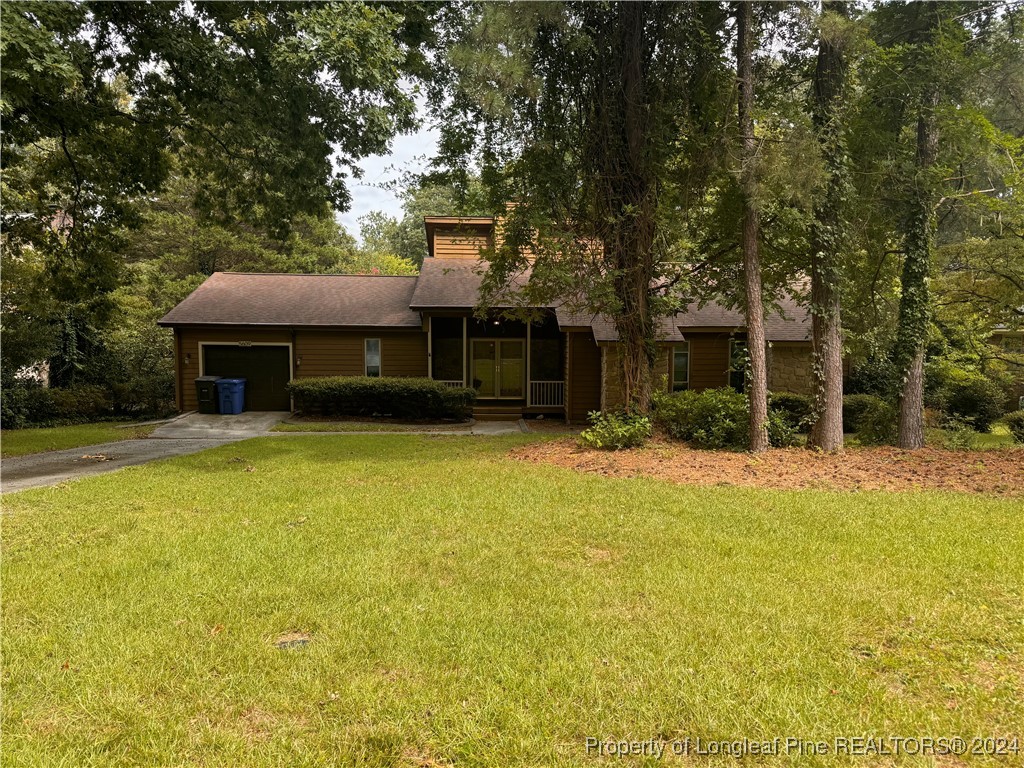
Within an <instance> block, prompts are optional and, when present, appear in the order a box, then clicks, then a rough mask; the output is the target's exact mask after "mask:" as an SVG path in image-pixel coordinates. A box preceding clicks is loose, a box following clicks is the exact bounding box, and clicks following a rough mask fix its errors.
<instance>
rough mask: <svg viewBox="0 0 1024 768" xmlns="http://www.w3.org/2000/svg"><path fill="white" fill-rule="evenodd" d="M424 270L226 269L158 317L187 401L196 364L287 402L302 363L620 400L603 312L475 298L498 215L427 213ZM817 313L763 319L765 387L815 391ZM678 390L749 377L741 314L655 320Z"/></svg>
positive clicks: (664, 364)
mask: <svg viewBox="0 0 1024 768" xmlns="http://www.w3.org/2000/svg"><path fill="white" fill-rule="evenodd" d="M425 225H426V230H427V242H428V254H427V258H426V259H425V260H424V263H423V268H422V270H421V272H420V274H419V275H417V276H415V277H391V276H379V275H378V276H375V275H295V274H240V273H230V272H217V273H215V274H213V275H211V276H210V277H209V278H208V279H207V280H206V282H204V283H203V284H202V285H201V286H199V288H197V289H196V290H195V291H194V292H193V293H192V294H191V295H190V296H188V297H187V298H186V299H185V300H184V301H182V302H181V303H180V304H179V305H178V306H176V307H175V308H174V309H172V310H171V311H170V312H169V313H168V314H167V315H166V316H165V317H163V318H162V319H161V320H160V325H162V326H167V327H170V328H173V329H174V349H175V366H176V368H175V370H176V379H175V381H176V391H177V404H178V408H179V410H182V411H190V410H195V409H196V407H197V402H196V395H195V388H194V386H193V380H194V379H195V378H196V377H197V376H201V375H217V376H232V377H240V378H245V379H246V380H247V385H246V407H247V408H248V409H250V410H281V411H285V410H289V409H290V402H289V398H288V393H287V390H286V388H285V385H286V384H287V383H288V381H289V380H291V379H293V378H298V377H303V376H364V375H366V376H426V377H429V378H433V379H436V380H439V381H443V382H444V383H445V384H448V385H450V386H470V387H474V388H475V389H476V390H477V393H478V402H477V407H476V414H477V416H478V417H487V416H491V417H515V418H519V417H522V416H531V415H540V414H547V415H552V416H558V417H564V418H566V419H567V420H568V421H570V422H582V421H584V420H585V419H586V416H587V413H588V412H590V411H593V410H599V409H602V408H609V407H615V406H616V405H618V404H620V403H621V393H620V392H619V385H618V375H617V371H616V368H617V365H618V346H619V343H618V339H617V337H616V333H615V329H614V325H613V323H612V321H611V320H610V319H609V318H607V317H601V316H585V315H579V314H572V313H569V312H566V311H564V309H563V308H560V307H541V308H537V309H538V314H539V315H540V318H541V319H539V320H538V321H537V322H531V323H525V322H520V321H512V320H507V319H502V318H500V317H498V316H497V315H495V316H494V317H493V318H492V319H487V320H482V319H479V318H477V317H475V316H474V312H473V309H474V307H475V305H476V304H477V297H478V293H479V288H480V282H481V274H480V273H481V264H480V261H479V260H480V252H481V249H485V248H488V247H490V246H491V244H492V243H493V236H494V220H493V219H491V218H486V217H475V218H455V217H428V218H427V219H426V220H425ZM809 334H810V322H809V318H808V315H807V312H806V310H805V309H803V308H801V307H799V306H798V305H797V304H796V302H794V301H792V300H790V301H787V302H786V303H785V304H784V306H783V312H782V313H781V314H774V315H772V316H771V317H769V318H768V320H767V339H768V342H769V387H770V388H771V389H772V390H773V391H790V392H804V393H806V392H809V391H810V387H811V364H810V359H811V358H810V342H809ZM659 338H660V348H661V355H660V358H659V362H658V372H659V373H660V374H662V375H663V377H664V381H665V386H666V387H668V388H669V389H673V390H679V389H687V388H689V389H698V390H700V389H709V388H716V387H726V386H730V385H733V386H739V385H741V383H742V381H741V377H742V369H741V367H740V366H738V365H736V360H737V358H738V357H741V355H740V352H741V350H742V347H743V344H744V343H745V334H744V327H743V316H742V313H740V312H737V311H734V310H729V309H726V308H724V307H722V306H719V305H717V304H708V305H705V306H703V307H699V306H697V305H693V306H691V307H689V308H688V311H686V312H681V313H679V314H678V315H676V316H675V317H668V318H662V319H661V320H660V321H659Z"/></svg>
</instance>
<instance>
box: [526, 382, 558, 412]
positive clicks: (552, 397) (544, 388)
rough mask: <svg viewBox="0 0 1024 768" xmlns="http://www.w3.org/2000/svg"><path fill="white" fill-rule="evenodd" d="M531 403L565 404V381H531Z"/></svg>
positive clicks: (532, 404)
mask: <svg viewBox="0 0 1024 768" xmlns="http://www.w3.org/2000/svg"><path fill="white" fill-rule="evenodd" d="M530 405H531V406H534V405H537V406H542V407H543V406H563V405H565V382H564V381H531V382H530Z"/></svg>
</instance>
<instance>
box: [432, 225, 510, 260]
mask: <svg viewBox="0 0 1024 768" xmlns="http://www.w3.org/2000/svg"><path fill="white" fill-rule="evenodd" d="M423 225H424V226H425V227H426V230H427V257H428V258H437V259H471V260H473V261H477V260H479V259H481V258H483V256H482V255H481V251H482V250H486V249H488V248H491V247H493V245H494V219H493V218H492V217H490V216H424V217H423Z"/></svg>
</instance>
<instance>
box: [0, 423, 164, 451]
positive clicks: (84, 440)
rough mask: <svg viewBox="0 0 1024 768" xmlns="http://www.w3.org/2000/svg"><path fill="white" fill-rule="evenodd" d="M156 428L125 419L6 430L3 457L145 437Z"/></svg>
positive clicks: (0, 437) (0, 440) (0, 443)
mask: <svg viewBox="0 0 1024 768" xmlns="http://www.w3.org/2000/svg"><path fill="white" fill-rule="evenodd" d="M155 428H156V427H154V426H146V427H141V426H136V425H131V424H126V423H125V422H123V421H100V422H96V423H95V424H74V425H72V426H69V427H33V428H30V429H5V430H3V432H0V456H3V457H4V458H6V457H8V456H24V455H25V454H27V453H42V452H43V451H59V450H62V449H64V448H77V447H79V446H81V445H95V444H96V443H109V442H111V441H113V440H131V439H135V438H139V437H145V436H146V435H148V434H149V433H150V432H152V431H153V430H154V429H155Z"/></svg>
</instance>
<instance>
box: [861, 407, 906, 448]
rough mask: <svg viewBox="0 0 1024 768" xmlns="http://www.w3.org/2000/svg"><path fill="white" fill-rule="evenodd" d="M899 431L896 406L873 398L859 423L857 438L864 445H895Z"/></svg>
mask: <svg viewBox="0 0 1024 768" xmlns="http://www.w3.org/2000/svg"><path fill="white" fill-rule="evenodd" d="M898 430H899V418H898V414H897V412H896V408H895V406H893V405H892V404H890V403H887V402H885V400H882V399H881V398H880V397H872V400H871V402H870V403H868V404H867V406H866V407H865V408H864V410H863V411H862V412H861V414H860V417H859V419H858V422H857V438H858V439H859V440H860V442H861V443H862V444H864V445H893V444H894V443H895V442H896V436H897V432H898Z"/></svg>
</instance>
